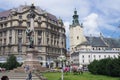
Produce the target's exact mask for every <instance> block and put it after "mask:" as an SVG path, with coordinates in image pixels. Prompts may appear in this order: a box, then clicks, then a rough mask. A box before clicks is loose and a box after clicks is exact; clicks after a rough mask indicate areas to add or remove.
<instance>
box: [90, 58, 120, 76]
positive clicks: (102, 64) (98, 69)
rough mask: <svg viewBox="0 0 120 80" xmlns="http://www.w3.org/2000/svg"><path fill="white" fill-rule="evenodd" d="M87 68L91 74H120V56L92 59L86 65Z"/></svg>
mask: <svg viewBox="0 0 120 80" xmlns="http://www.w3.org/2000/svg"><path fill="white" fill-rule="evenodd" d="M88 69H89V71H90V72H91V73H93V74H102V75H108V76H116V77H119V76H120V57H118V58H114V59H112V58H106V59H101V60H99V61H97V60H94V61H93V62H92V63H90V64H89V65H88Z"/></svg>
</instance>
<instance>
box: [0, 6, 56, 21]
mask: <svg viewBox="0 0 120 80" xmlns="http://www.w3.org/2000/svg"><path fill="white" fill-rule="evenodd" d="M29 7H30V6H26V5H25V6H24V5H22V6H20V7H18V8H14V9H15V10H16V11H17V12H21V10H23V9H24V8H28V9H29ZM14 9H11V10H14ZM36 9H37V10H38V11H39V12H40V13H41V12H44V10H42V9H41V8H39V7H38V6H36ZM11 10H6V11H2V12H0V17H8V16H9V14H10V13H11ZM40 13H39V14H40ZM46 13H47V15H48V18H49V19H51V20H53V21H57V18H56V16H55V15H52V14H51V13H49V12H46Z"/></svg>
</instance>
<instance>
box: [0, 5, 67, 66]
mask: <svg viewBox="0 0 120 80" xmlns="http://www.w3.org/2000/svg"><path fill="white" fill-rule="evenodd" d="M30 7H31V6H28V5H22V6H20V7H18V8H14V9H10V10H6V11H2V12H0V61H1V62H2V61H5V59H6V57H7V56H8V55H9V54H14V55H16V57H17V59H18V61H19V60H21V61H22V62H23V61H24V60H25V55H26V50H27V49H28V45H29V41H28V38H27V35H26V29H27V27H30V25H31V24H30V18H29V13H30ZM34 7H35V10H34V13H35V18H34V47H35V49H37V50H39V53H38V59H39V61H40V63H41V65H42V66H47V65H49V64H51V66H57V65H58V64H57V63H55V62H54V60H56V59H57V57H58V56H59V55H60V54H63V55H64V54H66V35H65V26H64V24H63V22H62V20H61V19H58V18H56V16H54V15H53V14H51V13H48V12H46V11H45V10H42V9H41V8H39V7H38V6H34Z"/></svg>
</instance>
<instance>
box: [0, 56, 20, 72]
mask: <svg viewBox="0 0 120 80" xmlns="http://www.w3.org/2000/svg"><path fill="white" fill-rule="evenodd" d="M18 66H21V64H19V63H18V62H17V60H16V57H15V56H14V55H9V57H8V59H7V62H6V63H0V67H2V68H6V69H7V70H12V69H14V68H17V67H18Z"/></svg>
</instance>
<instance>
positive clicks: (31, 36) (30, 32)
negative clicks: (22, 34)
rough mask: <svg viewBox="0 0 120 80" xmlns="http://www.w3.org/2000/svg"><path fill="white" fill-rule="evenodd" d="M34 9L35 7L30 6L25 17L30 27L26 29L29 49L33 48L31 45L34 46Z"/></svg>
mask: <svg viewBox="0 0 120 80" xmlns="http://www.w3.org/2000/svg"><path fill="white" fill-rule="evenodd" d="M34 9H35V6H34V4H32V6H31V7H30V14H28V16H27V17H29V18H30V27H27V29H26V34H27V36H28V39H29V43H30V45H29V48H34V46H33V44H34V18H35V13H34Z"/></svg>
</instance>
